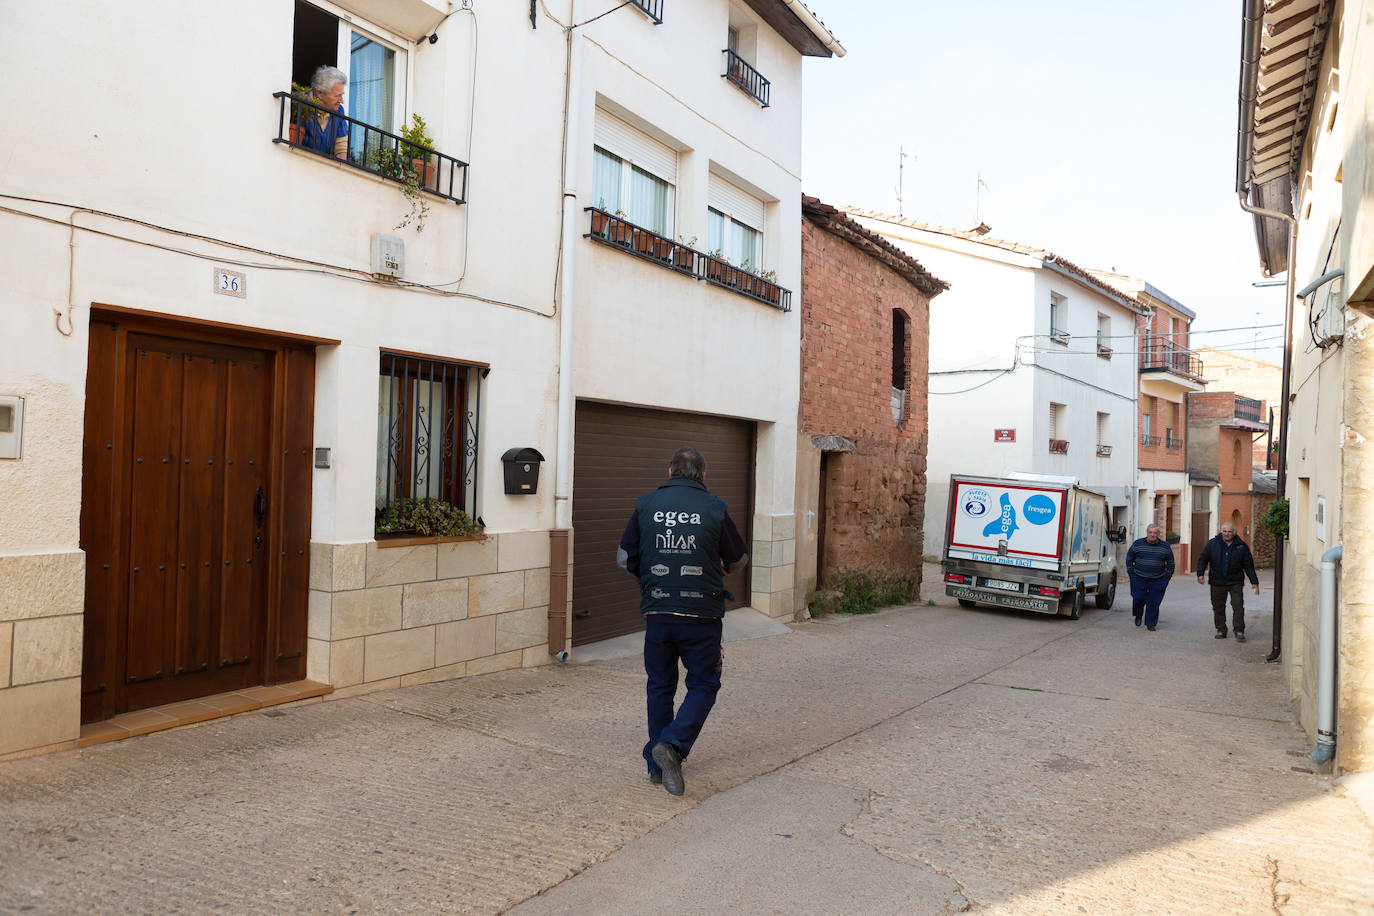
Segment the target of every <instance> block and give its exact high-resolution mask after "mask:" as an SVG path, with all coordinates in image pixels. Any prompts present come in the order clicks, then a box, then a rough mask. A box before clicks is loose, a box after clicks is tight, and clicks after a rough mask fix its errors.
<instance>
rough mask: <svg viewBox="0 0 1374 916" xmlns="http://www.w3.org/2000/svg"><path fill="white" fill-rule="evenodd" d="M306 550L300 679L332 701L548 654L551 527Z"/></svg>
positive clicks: (526, 663)
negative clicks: (305, 644) (325, 689)
mask: <svg viewBox="0 0 1374 916" xmlns="http://www.w3.org/2000/svg"><path fill="white" fill-rule="evenodd" d="M383 543H384V542H383ZM310 550H311V554H310V556H311V564H310V628H309V636H310V642H309V650H308V652H307V653H306V658H307V664H306V676H307V677H308V678H309V679H310V680H313V681H320V682H322V683H326V684H329V685H331V686H332V687H334V694H333V695H334V696H335V697H339V696H351V695H353V694H355V693H363V692H368V691H372V690H385V689H389V688H392V687H404V686H409V685H411V684H424V683H428V682H431V681H441V680H449V679H451V678H457V677H465V676H468V675H474V674H485V673H488V672H491V671H501V670H504V669H507V668H519V667H533V666H536V665H543V664H547V663H548V662H549V661H550V660H551V657H550V655H549V652H548V606H549V533H548V532H547V531H519V532H506V533H501V534H490V535H486V536H482V537H477V538H471V539H466V540H459V541H447V542H442V543H429V544H420V545H415V546H403V547H389V546H383V544H379V543H377V542H370V543H362V544H326V543H313V544H311V548H310ZM569 551H570V552H571V540H570V541H569ZM569 581H570V582H571V576H569Z"/></svg>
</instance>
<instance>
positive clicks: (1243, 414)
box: [1236, 395, 1264, 423]
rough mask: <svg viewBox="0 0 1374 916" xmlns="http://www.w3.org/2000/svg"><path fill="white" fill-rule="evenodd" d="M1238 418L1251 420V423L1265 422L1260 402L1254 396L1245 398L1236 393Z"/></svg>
mask: <svg viewBox="0 0 1374 916" xmlns="http://www.w3.org/2000/svg"><path fill="white" fill-rule="evenodd" d="M1236 419H1237V420H1249V421H1250V422H1251V423H1263V422H1264V419H1263V418H1262V417H1261V416H1260V402H1259V401H1257V400H1256V399H1254V398H1243V397H1241V396H1240V395H1236Z"/></svg>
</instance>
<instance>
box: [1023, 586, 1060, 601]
mask: <svg viewBox="0 0 1374 916" xmlns="http://www.w3.org/2000/svg"><path fill="white" fill-rule="evenodd" d="M1030 590H1031V593H1032V594H1035V595H1041V596H1043V597H1045V598H1058V597H1059V589H1057V588H1051V587H1050V586H1048V585H1032V586H1031V587H1030Z"/></svg>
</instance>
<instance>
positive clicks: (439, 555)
mask: <svg viewBox="0 0 1374 916" xmlns="http://www.w3.org/2000/svg"><path fill="white" fill-rule="evenodd" d="M617 6H618V4H617V3H613V2H610V0H604V2H603V0H561V2H557V3H555V2H548V3H541V4H539V5H538V7H537V8H535V9H534V11H533V12H531V8H530V7H529V6H528V5H525V4H503V3H493V2H490V0H486V2H483V0H476V2H467V3H456V2H448V0H339V2H332V0H318V2H311V3H306V2H304V0H294V2H293V0H247V2H244V3H241V4H237V5H236V6H235V7H234V9H233V11H232V13H233V15H229V11H228V10H227V9H226V8H223V7H208V6H207V7H198V6H196V7H188V6H187V5H185V4H174V3H169V2H161V0H154V2H150V3H144V4H140V5H138V7H137V8H130V9H120V10H118V11H115V10H112V9H111V10H105V11H104V12H102V11H100V10H93V9H91V8H89V7H88V6H87V5H85V4H79V3H72V2H67V0H57V2H54V3H49V4H43V5H38V4H10V5H6V6H5V7H4V9H3V10H0V51H3V53H4V55H5V58H6V60H8V61H9V62H10V65H11V67H12V68H13V72H15V73H20V74H30V75H31V76H29V77H25V78H24V79H25V80H31V83H30V84H28V85H27V86H19V85H16V86H15V87H12V88H13V89H14V90H15V91H12V92H10V93H7V94H6V97H5V99H4V101H3V102H0V111H3V113H4V115H5V119H6V123H9V124H13V125H40V124H41V125H43V128H42V130H43V140H42V142H35V141H34V135H33V134H32V132H31V131H29V130H13V131H8V132H6V134H5V136H4V138H3V139H0V148H3V155H0V206H3V208H4V209H3V210H0V236H3V238H4V240H5V244H4V245H3V246H0V271H2V272H3V273H4V275H5V276H6V277H8V278H10V282H7V283H5V284H4V285H3V287H0V313H3V314H4V315H5V316H6V326H7V333H6V334H5V340H4V344H5V349H4V352H3V354H0V419H2V420H4V421H5V422H4V423H3V424H0V490H3V491H4V492H5V493H7V494H9V495H8V496H7V497H6V499H5V502H4V504H3V507H2V508H0V514H2V515H3V522H4V524H3V525H0V659H3V661H2V662H0V756H4V755H6V754H10V753H15V752H29V751H32V750H34V749H41V748H45V747H70V746H72V743H73V742H74V741H76V740H77V739H78V737H79V736H81V735H83V729H82V725H83V723H85V724H86V728H85V731H84V737H82V738H81V740H83V741H84V740H103V739H106V738H110V737H118V736H120V735H122V734H128V733H130V732H131V731H135V730H138V729H143V728H145V727H164V726H165V725H167V724H169V721H170V722H172V723H174V722H175V721H178V719H177V716H178V715H183V714H184V717H186V720H187V721H189V720H190V717H192V716H194V715H200V716H201V717H202V718H203V716H204V715H208V714H212V713H214V714H218V711H225V710H228V711H232V709H237V708H244V707H245V704H247V705H252V704H254V703H262V702H273V701H277V700H279V699H281V697H282V695H283V694H282V691H283V690H285V691H286V692H290V691H297V693H298V694H299V695H304V694H301V693H300V692H301V691H302V690H304V691H314V692H316V693H318V692H320V690H328V689H332V690H333V692H334V694H335V695H341V694H343V695H346V694H347V693H350V692H358V691H367V690H375V689H379V688H384V687H390V686H397V685H402V684H411V683H420V682H424V681H427V680H439V679H446V678H452V677H460V676H464V675H467V674H477V673H482V672H486V671H492V670H499V669H501V668H507V667H513V666H521V665H526V666H528V665H538V664H545V663H547V662H549V661H550V660H551V658H552V657H553V654H554V653H555V652H557V651H561V650H563V649H565V648H567V647H569V646H572V645H575V644H578V643H580V642H585V641H587V639H589V638H593V637H596V636H598V635H610V634H611V633H613V632H615V631H616V630H617V629H619V630H620V631H624V629H625V628H626V626H627V624H628V626H629V627H630V628H633V627H634V626H636V625H637V623H638V619H637V617H632V618H629V619H628V620H627V618H626V617H625V616H624V615H623V614H622V615H621V616H620V617H618V618H617V617H615V616H614V615H609V614H607V613H606V608H607V607H609V606H611V605H613V604H614V603H615V601H620V602H621V604H623V603H624V597H623V596H624V591H625V588H626V587H627V586H628V588H629V589H631V590H634V584H633V583H632V582H631V581H630V580H629V579H628V578H627V577H623V574H619V575H620V577H621V578H618V579H616V578H613V576H612V573H613V572H615V571H614V551H613V549H612V550H610V552H609V553H607V552H605V539H606V537H609V536H610V535H608V534H607V532H608V531H610V530H611V529H614V532H613V533H614V534H615V535H617V536H618V534H619V528H620V527H621V526H623V524H624V522H625V520H626V519H627V518H628V515H629V509H628V508H627V507H626V506H627V503H626V500H627V499H629V500H630V502H629V504H630V505H632V502H633V500H632V496H633V495H634V494H635V493H637V492H640V491H642V490H644V489H648V488H650V487H651V486H652V485H653V484H655V483H657V481H658V480H659V479H660V478H661V477H662V476H663V469H664V468H665V467H666V462H667V459H668V456H669V454H670V453H671V450H672V448H674V447H676V446H677V445H681V444H686V443H692V444H697V445H699V447H701V448H702V449H703V451H704V452H705V453H706V455H707V459H708V464H709V467H710V471H709V473H710V474H711V477H710V480H711V483H712V485H713V489H715V488H717V481H719V482H720V486H721V487H723V488H724V489H726V490H727V491H728V492H727V493H723V494H722V495H724V496H726V498H727V499H729V500H730V502H731V509H732V513H733V514H734V515H735V517H736V518H737V520H738V521H739V523H740V525H741V527H742V528H743V529H746V536H747V537H749V538H752V540H753V541H754V550H753V551H752V552H753V553H754V554H755V556H756V557H759V558H760V559H759V560H758V561H757V562H756V563H755V565H754V567H753V568H752V570H750V571H748V572H746V573H745V575H744V577H743V578H741V579H740V580H738V582H737V583H736V584H735V592H736V594H737V595H738V598H739V600H738V601H737V603H738V604H745V605H749V604H752V606H754V607H755V608H758V609H760V610H762V611H764V612H766V613H772V614H779V615H780V614H784V613H790V611H791V604H792V600H791V599H792V595H791V588H792V574H791V567H788V566H786V565H785V560H786V556H787V553H788V547H789V545H790V544H791V542H792V540H791V539H792V528H791V524H792V518H793V505H792V501H793V492H794V463H795V439H796V433H795V426H796V415H797V396H798V395H797V392H798V381H797V378H798V367H797V360H798V357H797V352H798V339H799V338H798V334H799V331H798V327H799V323H798V314H799V313H798V311H797V310H796V308H795V305H796V303H795V302H792V301H789V297H790V296H794V295H795V291H796V290H797V289H798V288H799V286H800V266H799V261H800V215H799V207H800V197H801V185H800V166H801V149H800V144H801V58H802V56H803V55H804V54H809V55H821V56H829V55H831V54H832V53H843V49H842V48H840V46H839V45H838V43H837V42H836V41H835V39H834V38H833V36H831V35H830V33H829V32H828V31H826V30H825V28H824V27H823V26H822V25H821V24H820V22H819V21H818V20H816V19H815V18H814V16H812V15H811V14H810V12H809V11H807V10H806V9H805V7H802V6H800V5H798V4H792V3H785V2H783V0H740V2H730V0H702V2H698V3H693V4H691V5H690V7H688V5H687V4H683V3H678V2H673V0H634V2H632V3H630V4H628V5H625V6H623V7H621V8H619V9H617V8H616V7H617ZM603 13H604V14H607V15H604V16H603V15H602V14H603ZM58 23H61V26H60V27H59V26H58V25H57V24H58ZM58 30H60V35H61V42H62V45H63V48H64V52H63V54H64V64H63V65H62V66H61V67H58V68H53V67H52V66H50V54H51V47H52V44H53V41H54V39H55V36H56V35H57V34H58ZM131 48H140V49H143V53H137V54H130V53H129V49H131ZM321 64H328V65H334V66H337V67H339V68H341V69H342V70H344V71H345V72H346V73H347V75H348V76H349V85H348V88H347V91H346V93H345V96H344V102H343V104H344V108H345V111H346V114H347V116H348V117H349V118H351V119H353V120H352V122H351V123H350V129H349V139H348V141H347V143H346V147H347V153H346V158H344V159H337V158H334V157H333V156H331V155H328V154H325V153H317V152H315V151H314V150H312V149H310V148H308V147H307V146H306V145H305V143H304V141H302V140H300V139H298V138H297V137H296V135H295V134H294V133H292V131H290V130H289V128H291V127H292V126H293V117H294V116H295V109H296V108H298V107H299V105H298V104H297V103H294V102H293V101H292V100H291V99H290V98H289V97H287V96H286V95H285V93H286V91H287V90H289V89H290V84H291V83H292V81H295V82H298V83H300V82H307V81H308V80H309V78H310V76H311V74H312V73H313V72H314V70H315V68H316V67H317V66H319V65H321ZM38 74H42V76H41V77H39V76H38ZM723 74H724V76H723ZM21 82H23V81H22V80H21ZM20 90H23V91H20ZM306 111H307V114H306V115H304V116H303V118H308V117H310V116H313V115H314V113H315V110H314V109H310V108H309V106H306ZM417 114H418V115H420V116H422V117H423V118H424V120H425V121H426V123H427V129H428V142H424V146H426V147H427V148H428V152H427V154H428V155H429V157H430V158H429V160H428V162H424V161H422V160H421V161H416V162H414V163H412V164H410V165H407V164H406V160H409V159H410V158H411V157H410V153H411V152H413V150H411V149H409V148H406V149H404V150H402V148H401V147H400V146H399V145H398V142H397V139H396V135H397V134H398V133H399V132H400V131H401V129H402V128H405V127H408V126H411V125H412V124H413V121H412V116H413V115H417ZM325 123H326V124H336V123H340V122H327V121H326V122H325ZM422 142H423V141H422ZM402 151H404V152H405V153H406V155H405V156H404V157H402V156H401V155H399V153H400V152H402ZM407 177H410V178H411V179H412V180H411V187H410V189H409V190H410V193H409V194H407V193H405V191H406V190H407V189H406V187H405V179H406V178H407ZM398 179H399V180H398ZM616 193H620V194H622V195H623V196H621V197H620V198H619V199H618V200H616V199H615V194H616ZM598 206H600V207H602V208H604V210H603V214H602V215H601V216H597V215H594V214H593V213H591V212H589V211H588V210H587V208H593V207H598ZM422 210H423V211H424V212H421V211H422ZM407 217H409V219H407ZM603 218H609V219H610V220H611V222H610V223H606V222H602V221H601V220H602V219H603ZM402 223H405V225H403V226H402V225H399V224H402ZM646 230H652V232H649V231H646ZM379 236H383V237H384V236H390V237H392V238H393V239H398V240H399V242H400V243H401V245H402V246H403V250H402V249H398V248H397V247H396V246H395V242H393V241H389V240H388V239H386V238H380V239H379ZM592 236H594V237H592ZM388 246H389V247H388ZM384 255H385V256H384ZM397 255H401V257H400V259H399V261H398V260H397ZM745 262H747V263H745ZM741 268H743V269H741ZM382 274H385V275H382ZM789 306H791V309H790V310H789V308H788V307H789ZM584 420H585V423H584ZM534 453H538V455H539V456H541V457H542V459H543V461H542V463H541V462H540V461H539V460H538V459H537V458H534V457H533V454H534ZM503 455H511V456H512V457H516V456H518V461H517V462H516V463H515V465H514V466H515V468H516V470H517V472H520V473H523V474H524V475H525V476H524V478H523V481H524V482H523V483H522V482H520V481H516V482H515V483H513V484H511V485H507V482H506V478H505V471H506V465H505V463H503ZM522 486H523V487H525V489H523V490H522V489H521V487H522ZM410 498H413V499H422V500H423V499H426V498H431V499H432V498H438V499H442V500H443V501H445V502H448V503H450V504H452V505H453V506H455V507H457V508H460V509H462V510H463V511H465V512H466V513H467V514H468V515H470V516H471V517H472V518H474V519H477V520H478V521H479V522H480V523H481V525H482V533H481V536H480V537H466V538H456V539H455V538H434V537H423V536H415V537H409V538H399V539H397V538H387V537H379V535H378V532H377V525H378V520H379V517H385V516H386V515H387V513H388V512H393V511H394V510H396V509H398V508H399V507H400V506H401V505H402V502H401V501H402V500H404V499H410ZM575 526H576V527H577V528H578V529H579V530H578V533H577V536H576V537H569V536H567V532H568V531H569V530H570V529H572V528H573V527H575ZM598 526H600V528H599V529H598ZM584 533H585V534H586V535H587V536H586V537H585V538H584V537H583V534H584ZM598 539H599V540H598ZM569 568H571V569H572V570H573V571H574V572H575V573H576V574H573V575H568V570H569ZM598 589H602V591H598ZM570 595H571V598H572V600H571V603H569V596H570ZM588 613H590V616H585V615H587V614H588ZM305 679H308V680H309V681H310V682H313V683H314V684H316V685H319V686H318V687H307V688H301V687H299V686H298V684H297V682H299V681H301V680H305ZM283 683H286V684H291V685H293V686H291V687H289V688H281V687H274V686H266V685H276V684H283ZM207 695H212V696H216V697H219V698H220V699H217V700H215V701H213V702H212V701H210V700H207V699H205V697H206V696H207ZM226 696H230V697H231V698H230V699H228V700H224V699H223V698H224V697H226ZM233 697H237V698H238V699H233ZM179 701H193V705H195V706H197V707H199V709H191V708H190V707H185V706H183V707H182V708H181V711H180V712H166V711H164V712H161V713H154V712H151V711H148V712H142V713H133V715H134V716H137V717H140V718H137V720H136V721H135V720H134V719H130V718H129V711H130V710H138V709H147V708H150V707H164V706H165V704H169V703H173V702H179ZM206 710H209V711H208V712H207V711H206ZM112 717H113V718H112Z"/></svg>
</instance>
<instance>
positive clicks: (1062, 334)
mask: <svg viewBox="0 0 1374 916" xmlns="http://www.w3.org/2000/svg"><path fill="white" fill-rule="evenodd" d="M1050 340H1051V341H1053V342H1054V343H1057V344H1063V345H1064V346H1066V347H1067V346H1068V345H1069V332H1068V331H1061V330H1059V329H1058V328H1050Z"/></svg>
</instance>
